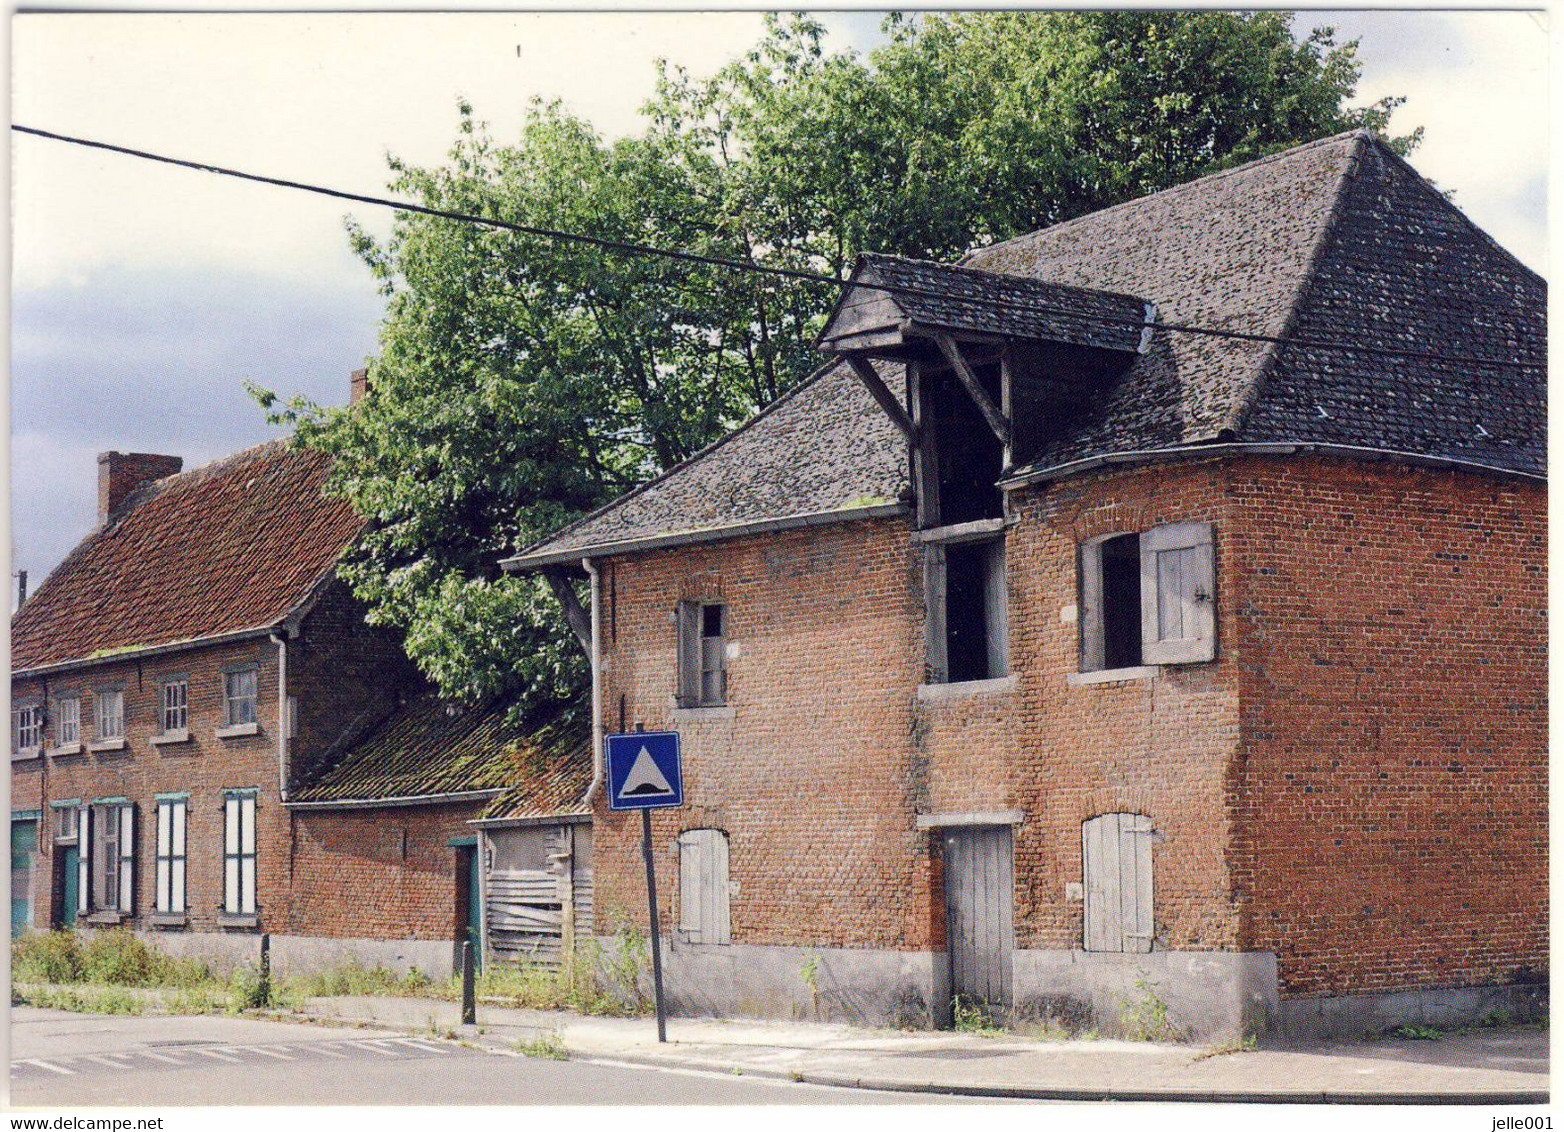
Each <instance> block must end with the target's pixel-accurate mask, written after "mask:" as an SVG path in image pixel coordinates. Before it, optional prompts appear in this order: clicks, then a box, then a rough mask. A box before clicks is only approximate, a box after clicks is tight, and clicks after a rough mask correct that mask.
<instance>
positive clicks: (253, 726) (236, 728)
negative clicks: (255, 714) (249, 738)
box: [217, 723, 261, 739]
mask: <svg viewBox="0 0 1564 1132" xmlns="http://www.w3.org/2000/svg"><path fill="white" fill-rule="evenodd" d="M260 731H261V725H260V724H259V723H231V724H229V725H228V726H227V727H219V728H218V729H217V737H218V738H219V739H238V738H240V737H241V736H244V735H259V734H260Z"/></svg>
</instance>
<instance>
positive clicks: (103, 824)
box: [80, 802, 136, 915]
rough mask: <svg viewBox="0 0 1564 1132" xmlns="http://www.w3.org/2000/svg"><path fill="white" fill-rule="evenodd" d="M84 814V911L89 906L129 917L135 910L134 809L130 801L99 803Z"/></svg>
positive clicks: (82, 849)
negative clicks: (85, 824)
mask: <svg viewBox="0 0 1564 1132" xmlns="http://www.w3.org/2000/svg"><path fill="white" fill-rule="evenodd" d="M84 813H85V814H86V816H87V818H88V821H89V826H85V827H83V828H82V830H81V838H82V846H81V869H82V876H81V877H80V881H81V889H80V891H81V893H82V900H83V902H84V910H86V908H87V907H88V906H90V909H91V910H92V911H94V912H123V913H125V914H127V915H128V914H130V913H131V912H133V911H135V892H136V807H135V806H134V805H133V804H132V803H130V802H108V803H99V804H97V805H94V806H91V807H88V808H87V809H86V810H85V811H84ZM89 828H90V836H89V832H88V830H89ZM89 882H90V883H89ZM89 894H90V895H89ZM89 901H90V905H89V904H88V903H87V902H89Z"/></svg>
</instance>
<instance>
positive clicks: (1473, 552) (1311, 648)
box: [1230, 459, 1548, 995]
mask: <svg viewBox="0 0 1564 1132" xmlns="http://www.w3.org/2000/svg"><path fill="white" fill-rule="evenodd" d="M1231 490H1232V496H1233V509H1232V516H1233V523H1232V526H1233V530H1232V533H1231V536H1230V541H1231V542H1232V543H1233V544H1236V545H1237V546H1238V548H1239V550H1238V553H1240V554H1241V555H1242V556H1243V558H1244V560H1245V561H1246V562H1247V563H1248V564H1249V566H1250V569H1249V570H1248V571H1247V574H1246V576H1245V578H1244V581H1243V585H1244V591H1243V595H1242V601H1241V604H1240V605H1238V606H1237V607H1236V618H1235V620H1234V628H1235V630H1236V633H1237V635H1238V645H1239V649H1240V651H1241V654H1242V664H1241V681H1242V689H1243V690H1242V700H1243V730H1244V759H1243V762H1242V763H1240V764H1239V765H1238V767H1237V768H1235V775H1234V783H1235V787H1237V788H1238V793H1237V797H1238V799H1239V803H1240V810H1239V812H1240V815H1241V817H1240V820H1241V826H1240V830H1241V833H1242V834H1243V835H1242V836H1240V838H1239V839H1238V842H1237V844H1236V846H1235V850H1234V858H1235V861H1236V862H1237V864H1236V866H1235V872H1236V873H1237V875H1238V883H1239V884H1240V885H1241V887H1242V888H1243V889H1244V890H1245V892H1246V894H1247V897H1246V902H1245V930H1244V939H1243V943H1244V946H1246V947H1252V948H1257V949H1263V950H1268V951H1275V952H1276V953H1277V955H1278V958H1279V965H1280V970H1281V978H1282V983H1283V992H1284V994H1289V995H1300V994H1317V993H1339V992H1345V991H1371V990H1378V989H1384V988H1388V987H1410V986H1452V985H1456V986H1458V985H1463V984H1474V983H1476V984H1480V983H1489V982H1507V981H1511V980H1517V981H1528V980H1531V979H1534V978H1535V977H1537V976H1538V975H1539V974H1541V973H1543V972H1546V970H1547V964H1548V936H1547V916H1548V902H1547V754H1546V752H1547V657H1546V631H1545V621H1546V616H1547V576H1546V566H1547V548H1546V525H1545V524H1546V510H1547V505H1546V494H1545V488H1544V487H1543V486H1542V485H1540V484H1536V483H1527V482H1522V481H1516V480H1510V479H1498V478H1495V477H1491V476H1480V475H1475V474H1470V473H1464V472H1449V471H1432V470H1419V469H1410V468H1403V467H1397V466H1395V465H1393V464H1388V463H1386V464H1352V463H1348V462H1345V461H1339V460H1323V459H1310V460H1294V461H1290V462H1288V463H1287V464H1286V465H1281V464H1279V463H1277V462H1274V461H1271V462H1263V463H1262V462H1256V461H1251V462H1246V463H1244V464H1242V465H1240V466H1238V467H1237V468H1235V470H1234V473H1233V476H1232V488H1231Z"/></svg>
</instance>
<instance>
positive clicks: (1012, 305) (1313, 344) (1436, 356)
mask: <svg viewBox="0 0 1564 1132" xmlns="http://www.w3.org/2000/svg"><path fill="white" fill-rule="evenodd" d="M11 129H12V130H14V131H16V132H17V133H19V134H27V135H30V136H32V137H38V138H45V139H47V140H49V141H58V142H65V143H67V144H69V145H77V146H84V147H86V148H88V149H98V150H104V151H106V152H109V153H118V154H122V155H124V156H126V157H135V158H140V159H141V160H144V161H155V162H159V163H161V164H163V165H174V166H178V167H179V168H182V169H194V170H196V171H197V172H201V173H215V174H217V175H219V176H223V177H234V178H237V179H238V180H241V181H253V182H255V183H257V184H262V185H273V186H276V187H278V188H283V189H295V190H297V191H299V192H305V193H313V194H315V195H316V196H324V197H331V198H333V199H336V200H349V201H355V202H357V203H359V204H368V205H374V206H376V207H378V208H390V209H395V210H397V211H400V212H410V213H416V214H418V215H420V216H432V217H437V218H439V219H442V220H452V221H456V222H458V223H462V224H473V225H478V226H481V227H485V228H496V229H500V230H503V231H507V232H517V233H520V234H522V235H526V236H537V237H539V238H542V239H547V240H556V241H560V242H565V243H574V244H583V245H586V246H588V247H594V248H600V249H602V250H603V251H607V252H613V253H615V254H620V255H640V256H651V257H656V258H660V259H666V260H673V261H677V262H681V263H692V264H700V265H702V266H705V267H720V268H725V269H728V270H732V271H742V272H746V273H749V274H752V275H767V276H771V277H774V278H780V279H788V280H793V281H796V282H802V283H813V284H816V285H822V286H831V287H835V288H838V289H840V288H843V287H846V286H847V285H848V282H849V281H848V280H846V279H840V278H838V277H836V276H834V275H828V274H826V273H825V272H820V271H806V270H803V269H800V268H793V267H777V266H774V265H770V264H761V263H750V262H746V261H744V260H737V259H727V258H725V257H723V256H713V255H702V254H700V253H699V252H686V251H680V250H678V249H676V248H662V247H657V246H654V245H651V244H640V243H635V242H633V241H627V240H610V239H606V238H604V237H601V236H589V235H587V234H585V233H583V232H567V231H562V230H560V229H557V228H548V227H543V226H541V225H536V224H518V223H516V222H514V221H510V220H499V219H496V218H494V217H491V216H479V215H475V214H473V213H467V212H455V211H452V210H449V209H443V208H431V207H429V206H428V205H422V204H414V203H412V202H411V201H403V200H395V199H393V198H390V197H381V196H372V195H370V194H368V193H355V192H350V191H348V190H346V189H335V188H331V187H330V186H327V185H316V184H311V183H309V182H307V181H294V180H290V179H288V178H285V177H269V176H266V175H264V174H261V173H250V172H246V171H245V170H242V169H230V168H228V167H226V166H222V165H213V164H211V163H209V162H204V161H189V160H186V159H184V158H179V157H169V156H167V155H166V154H161V153H151V152H148V151H147V150H142V149H133V148H131V147H129V146H122V145H113V144H111V143H109V142H102V141H94V140H92V139H90V138H81V137H73V136H71V135H70V134H61V133H55V132H54V131H52V130H41V129H38V128H36V127H33V126H22V125H17V124H14V123H13V124H12V126H11ZM853 286H856V287H862V288H864V289H865V290H872V291H885V292H889V293H893V294H905V295H917V296H920V297H923V298H934V299H941V298H947V297H948V296H946V295H945V294H944V293H942V292H936V291H929V290H925V289H922V288H917V287H903V286H891V285H889V284H883V283H870V282H865V281H863V280H859V281H857V282H855V283H853ZM962 302H963V303H970V304H973V305H979V306H986V307H990V308H992V309H995V310H1013V311H1017V312H1021V313H1030V314H1037V313H1043V314H1051V315H1056V316H1059V317H1062V318H1073V319H1076V320H1078V321H1080V322H1091V323H1099V324H1102V325H1115V326H1133V327H1141V326H1143V325H1145V324H1144V323H1143V322H1142V321H1141V320H1140V319H1135V318H1128V317H1121V316H1115V315H1108V314H1086V313H1083V312H1081V311H1072V310H1065V309H1063V308H1060V307H1051V306H1048V305H1046V304H1041V303H1031V302H1027V303H1021V302H1013V301H1010V300H1006V299H1003V298H1000V297H998V296H983V297H977V296H972V297H968V296H962ZM1152 328H1153V329H1154V330H1159V331H1166V332H1168V333H1173V334H1191V335H1200V336H1203V337H1208V338H1225V339H1231V340H1234V341H1240V342H1262V343H1275V344H1277V345H1282V346H1294V347H1297V348H1301V349H1310V350H1332V351H1340V352H1345V353H1359V354H1370V355H1374V356H1378V357H1399V358H1413V359H1416V360H1420V361H1427V362H1444V363H1453V364H1462V365H1478V366H1490V367H1496V368H1502V369H1521V370H1543V369H1546V366H1545V364H1543V363H1540V362H1525V361H1516V360H1514V359H1510V358H1487V357H1482V356H1479V355H1474V354H1447V353H1441V352H1439V351H1434V350H1416V349H1409V348H1407V347H1402V346H1382V345H1378V344H1375V343H1370V342H1361V341H1352V340H1349V339H1325V338H1303V337H1297V336H1289V337H1278V336H1276V335H1271V334H1260V333H1256V332H1249V331H1242V330H1227V329H1221V328H1218V327H1212V326H1196V325H1193V324H1189V323H1170V322H1157V323H1154V324H1152Z"/></svg>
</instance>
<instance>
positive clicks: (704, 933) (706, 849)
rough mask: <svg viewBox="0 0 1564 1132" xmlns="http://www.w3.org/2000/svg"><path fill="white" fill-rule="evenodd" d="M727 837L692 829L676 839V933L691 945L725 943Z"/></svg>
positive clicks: (716, 831) (727, 935) (727, 933)
mask: <svg viewBox="0 0 1564 1132" xmlns="http://www.w3.org/2000/svg"><path fill="white" fill-rule="evenodd" d="M729 917H730V913H729V894H728V836H727V834H725V833H723V832H722V831H721V830H719V829H692V830H688V831H686V832H685V833H683V834H681V835H680V837H679V931H680V932H682V933H683V934H684V937H685V939H686V940H687V941H688V942H690V943H728V942H729V941H730V939H731V930H730V923H729Z"/></svg>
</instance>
